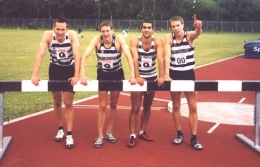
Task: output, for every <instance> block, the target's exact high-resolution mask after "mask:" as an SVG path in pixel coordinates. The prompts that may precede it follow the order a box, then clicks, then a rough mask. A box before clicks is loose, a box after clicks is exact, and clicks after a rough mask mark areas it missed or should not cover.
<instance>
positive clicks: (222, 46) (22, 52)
mask: <svg viewBox="0 0 260 167" xmlns="http://www.w3.org/2000/svg"><path fill="white" fill-rule="evenodd" d="M43 32H44V30H40V29H39V30H28V29H20V30H16V29H0V36H1V40H0V58H1V63H0V80H30V79H31V75H32V67H33V62H34V57H35V54H36V52H37V48H38V45H39V42H40V40H41V37H42V34H43ZM167 33H169V32H156V34H155V35H156V36H160V37H161V38H162V39H163V38H164V36H165V35H166V34H167ZM83 34H84V38H79V42H80V52H81V54H82V53H83V51H84V49H85V48H86V46H87V45H88V44H89V42H90V40H91V39H92V37H93V36H95V35H99V32H98V31H94V30H93V31H91V30H88V31H86V30H85V31H84V32H83ZM115 34H121V31H115ZM139 35H140V32H138V31H135V32H133V31H130V32H129V34H128V37H127V38H126V40H127V43H128V44H129V40H130V39H131V38H132V37H135V36H139ZM258 36H259V34H247V33H202V34H201V36H200V37H199V39H198V40H197V41H196V50H195V58H196V65H197V66H200V65H203V64H207V63H210V62H214V61H217V60H221V59H224V58H228V57H233V56H235V55H238V54H243V53H244V50H243V45H244V40H248V41H255V40H257V39H258ZM123 62H126V61H125V59H124V58H123ZM48 66H49V55H48V54H47V52H46V55H45V58H44V61H43V63H42V65H41V70H40V77H41V79H42V80H47V79H48ZM95 66H96V57H95V54H94V53H93V54H92V55H91V56H90V58H89V59H88V61H87V71H86V74H87V75H88V76H89V77H90V78H92V79H96V68H95ZM127 67H128V66H127V64H126V63H123V68H124V71H125V76H126V78H128V76H129V71H128V68H127ZM94 94H96V92H77V93H76V95H75V101H76V100H79V99H82V98H86V97H89V96H91V95H94ZM4 102H5V105H4V106H5V113H4V115H5V116H9V117H10V119H13V118H17V117H20V116H23V115H28V114H31V113H35V112H38V111H41V110H43V109H48V108H51V107H52V97H51V93H50V92H41V93H40V92H39V93H38V92H36V93H21V92H5V93H4Z"/></svg>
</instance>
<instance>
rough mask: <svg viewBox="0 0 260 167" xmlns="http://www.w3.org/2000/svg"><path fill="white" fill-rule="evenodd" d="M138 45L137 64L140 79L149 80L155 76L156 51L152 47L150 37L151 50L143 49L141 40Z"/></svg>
mask: <svg viewBox="0 0 260 167" xmlns="http://www.w3.org/2000/svg"><path fill="white" fill-rule="evenodd" d="M138 39H139V44H138V49H137V51H138V64H139V74H140V77H141V78H151V77H155V76H157V72H156V49H155V47H154V37H152V42H151V48H150V49H149V50H148V51H145V50H144V49H143V44H142V39H141V37H139V38H138Z"/></svg>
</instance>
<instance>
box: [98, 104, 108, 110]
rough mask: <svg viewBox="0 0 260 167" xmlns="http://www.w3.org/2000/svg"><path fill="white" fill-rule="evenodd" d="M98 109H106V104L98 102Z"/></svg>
mask: <svg viewBox="0 0 260 167" xmlns="http://www.w3.org/2000/svg"><path fill="white" fill-rule="evenodd" d="M99 109H100V110H102V111H104V110H106V109H107V105H106V104H99Z"/></svg>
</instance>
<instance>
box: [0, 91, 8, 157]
mask: <svg viewBox="0 0 260 167" xmlns="http://www.w3.org/2000/svg"><path fill="white" fill-rule="evenodd" d="M3 124H4V93H3V92H0V160H1V159H2V157H3V155H4V153H5V151H6V150H7V147H8V145H9V143H10V142H11V137H10V136H8V137H3V126H4V125H3Z"/></svg>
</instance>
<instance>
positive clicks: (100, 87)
mask: <svg viewBox="0 0 260 167" xmlns="http://www.w3.org/2000/svg"><path fill="white" fill-rule="evenodd" d="M49 91H75V92H77V91H130V92H131V91H171V92H174V91H175V92H178V91H186V92H189V91H191V92H192V91H218V92H241V91H254V92H256V99H255V111H254V125H255V141H254V142H253V141H251V140H250V139H248V138H247V137H245V136H244V135H242V134H236V136H235V137H236V138H237V139H238V140H240V141H242V142H243V143H244V144H246V145H247V146H249V147H250V148H251V149H253V150H254V151H256V152H257V153H258V154H260V146H259V123H260V121H259V120H260V80H251V81H250V80H246V81H245V80H195V81H192V80H185V81H184V80H176V81H175V80H174V81H168V82H165V83H164V84H163V85H162V86H161V87H158V86H157V83H156V82H155V81H145V82H144V85H142V86H140V85H138V84H135V85H131V83H130V82H129V81H127V80H123V81H98V80H89V81H87V86H84V85H82V84H80V83H79V82H78V83H77V84H76V85H75V86H71V85H70V82H68V81H49V80H42V81H40V83H39V85H38V86H35V85H33V84H32V82H31V81H30V80H21V81H14V80H12V81H0V160H1V158H2V156H3V154H4V152H5V151H6V150H7V147H8V145H9V143H10V142H11V137H10V136H8V137H3V113H4V92H49Z"/></svg>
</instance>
